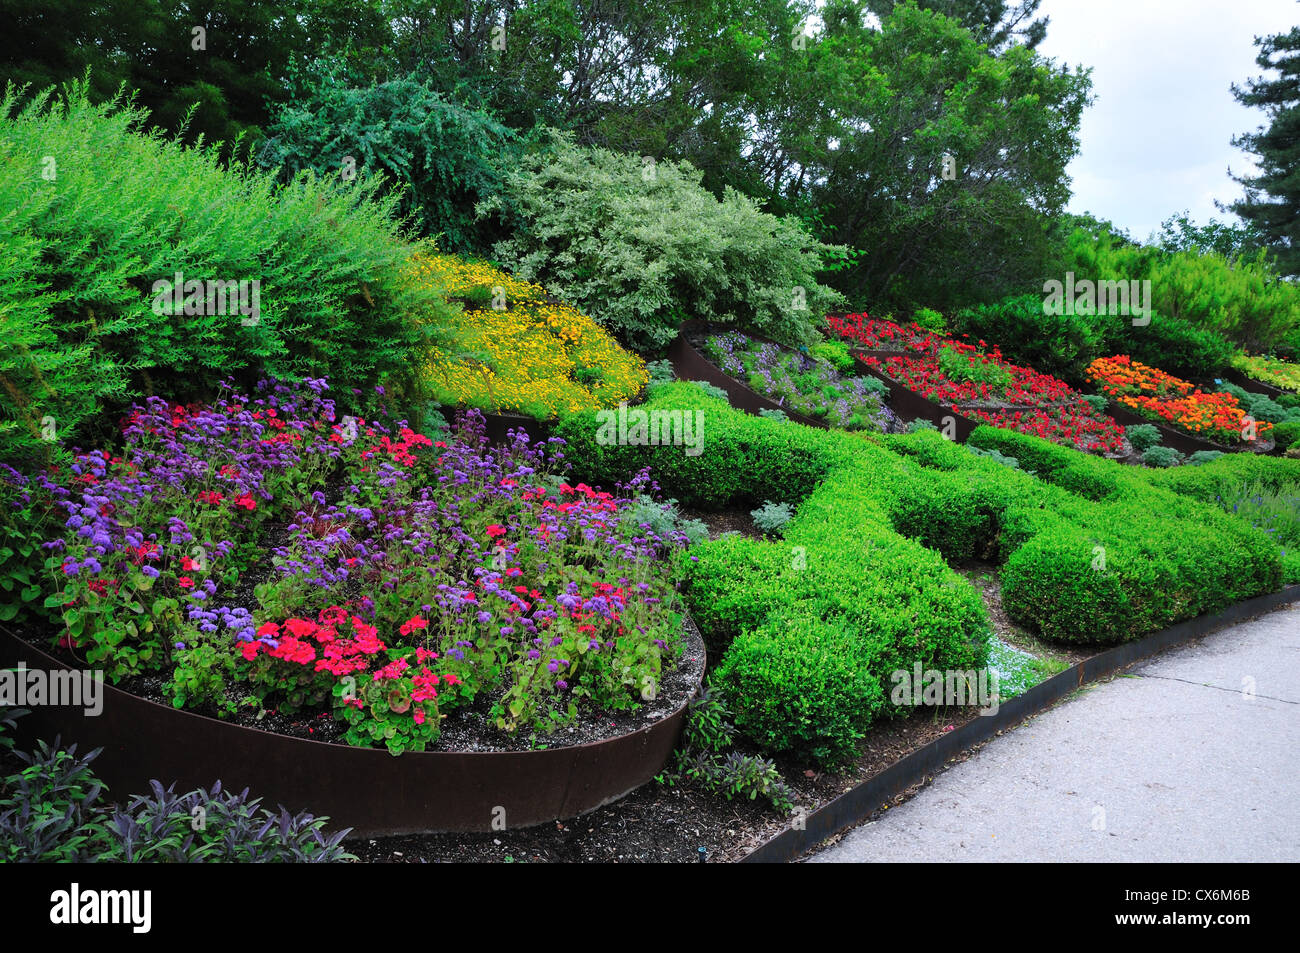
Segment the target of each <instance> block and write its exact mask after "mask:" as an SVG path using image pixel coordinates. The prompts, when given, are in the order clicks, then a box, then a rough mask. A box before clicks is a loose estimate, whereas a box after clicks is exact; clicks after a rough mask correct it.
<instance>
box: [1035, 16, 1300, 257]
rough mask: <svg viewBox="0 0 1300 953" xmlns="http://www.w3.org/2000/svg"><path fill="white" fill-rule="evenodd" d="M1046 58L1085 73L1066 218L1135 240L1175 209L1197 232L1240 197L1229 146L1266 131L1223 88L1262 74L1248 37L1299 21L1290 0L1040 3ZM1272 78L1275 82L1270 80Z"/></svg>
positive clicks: (1239, 164) (1241, 156)
mask: <svg viewBox="0 0 1300 953" xmlns="http://www.w3.org/2000/svg"><path fill="white" fill-rule="evenodd" d="M1040 13H1041V14H1046V15H1048V16H1050V17H1051V25H1050V26H1049V27H1048V28H1047V39H1046V40H1044V41H1043V43H1042V44H1041V46H1040V47H1039V51H1040V52H1041V53H1043V55H1045V56H1049V57H1052V58H1053V59H1056V60H1058V61H1063V62H1065V63H1069V64H1070V65H1075V64H1082V65H1084V66H1091V67H1093V73H1092V81H1093V94H1094V95H1095V96H1096V102H1094V103H1093V104H1092V105H1091V106H1089V107H1088V108H1087V109H1086V110H1085V111H1084V114H1083V123H1082V127H1081V129H1080V133H1079V142H1080V150H1079V155H1078V157H1077V158H1076V159H1075V160H1074V162H1073V163H1072V164H1071V165H1070V167H1069V172H1070V176H1071V177H1072V179H1073V192H1074V198H1073V200H1072V201H1071V203H1070V205H1069V210H1070V211H1072V212H1091V213H1092V214H1094V215H1096V216H1098V217H1100V218H1104V219H1109V220H1110V221H1112V222H1114V223H1115V224H1116V225H1118V226H1120V227H1121V228H1126V229H1128V231H1129V233H1130V234H1131V235H1132V236H1133V237H1134V238H1135V239H1138V240H1143V239H1145V238H1146V237H1147V236H1148V235H1149V234H1150V233H1151V232H1152V231H1154V230H1155V229H1156V228H1157V227H1158V226H1159V224H1160V222H1162V221H1163V220H1164V219H1166V218H1168V217H1169V216H1170V215H1173V214H1175V213H1177V212H1181V211H1182V210H1183V209H1188V210H1190V212H1191V216H1192V218H1193V219H1194V220H1195V221H1197V222H1200V223H1204V222H1205V221H1206V220H1207V219H1208V218H1210V217H1211V216H1213V217H1215V218H1218V219H1220V220H1228V221H1233V222H1235V221H1236V218H1235V217H1234V216H1232V215H1230V214H1222V213H1220V212H1218V211H1216V210H1215V207H1214V200H1215V199H1216V198H1217V199H1220V200H1221V201H1224V202H1228V201H1231V200H1233V199H1235V198H1238V197H1240V196H1241V194H1242V189H1241V186H1239V185H1237V184H1236V183H1235V182H1233V181H1232V180H1231V179H1230V178H1228V167H1229V166H1231V167H1232V171H1233V172H1234V173H1236V174H1241V173H1242V172H1244V171H1248V170H1251V169H1253V165H1252V163H1251V160H1250V158H1249V157H1248V156H1247V154H1246V153H1243V152H1241V151H1240V150H1238V149H1234V148H1232V146H1231V145H1230V144H1229V143H1230V140H1231V139H1232V137H1233V136H1234V135H1236V134H1239V133H1243V132H1249V131H1253V130H1254V129H1255V128H1256V127H1257V126H1260V125H1262V124H1263V123H1264V122H1265V113H1264V111H1263V110H1262V109H1248V108H1246V107H1245V106H1242V105H1240V104H1239V103H1238V102H1237V101H1236V100H1235V99H1233V97H1232V91H1231V89H1230V87H1231V85H1232V84H1233V83H1234V82H1235V83H1239V84H1240V83H1243V82H1244V81H1245V80H1246V79H1247V78H1248V77H1252V76H1258V75H1260V72H1261V71H1260V70H1259V68H1258V67H1257V66H1256V65H1255V56H1256V55H1257V53H1258V52H1259V51H1258V50H1257V49H1256V48H1255V46H1254V45H1253V44H1252V41H1253V39H1254V38H1255V37H1256V36H1267V35H1270V34H1274V33H1284V32H1286V31H1288V30H1290V29H1291V27H1293V26H1296V25H1297V24H1300V5H1298V4H1297V3H1295V2H1293V0H1043V5H1042V7H1041V8H1040ZM1270 75H1273V76H1276V73H1272V74H1270Z"/></svg>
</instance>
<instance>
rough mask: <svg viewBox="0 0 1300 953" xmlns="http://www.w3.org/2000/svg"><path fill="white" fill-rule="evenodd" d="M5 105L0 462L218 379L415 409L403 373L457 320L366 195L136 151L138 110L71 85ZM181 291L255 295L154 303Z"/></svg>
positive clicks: (204, 155) (361, 190) (0, 128)
mask: <svg viewBox="0 0 1300 953" xmlns="http://www.w3.org/2000/svg"><path fill="white" fill-rule="evenodd" d="M18 94H19V90H17V89H15V88H14V87H9V88H8V89H7V90H6V92H5V96H4V99H3V101H0V170H2V171H3V175H0V277H3V279H4V280H3V283H2V284H0V333H2V335H3V340H4V343H5V347H4V349H3V352H2V355H0V457H4V458H8V457H12V456H15V455H31V454H33V453H38V452H40V451H41V450H42V449H43V448H47V447H48V443H46V440H47V439H50V438H51V436H52V439H56V440H58V441H62V442H72V441H79V440H82V439H83V438H85V437H86V436H87V431H88V430H89V429H90V428H92V427H93V426H94V425H95V424H96V423H104V422H105V421H106V420H107V418H108V416H109V413H110V412H112V411H114V410H115V409H117V408H120V407H123V406H125V404H126V402H127V401H129V400H131V399H134V398H137V397H139V396H141V395H142V394H149V393H158V394H162V395H164V396H166V397H167V398H168V399H171V400H175V401H180V402H184V401H186V400H189V399H192V398H202V397H204V396H206V395H209V394H210V393H211V392H212V391H213V390H214V389H215V388H216V387H217V386H218V384H219V382H220V381H222V380H223V379H227V378H230V379H234V380H236V381H237V382H240V383H245V384H246V383H250V382H251V379H253V378H256V377H257V376H260V375H264V374H274V375H277V376H282V377H312V378H318V377H329V378H330V380H331V382H332V386H333V387H334V390H335V393H336V394H338V395H339V396H341V397H343V398H344V402H345V403H346V401H347V398H349V397H350V396H351V391H352V389H353V388H356V389H358V390H363V391H365V392H367V393H370V394H371V395H372V396H373V389H374V387H375V386H376V385H378V384H379V383H380V382H381V381H383V382H385V383H386V384H387V386H388V387H389V388H390V389H395V391H396V392H397V394H398V395H415V394H416V393H417V392H418V382H417V381H416V380H415V379H414V377H413V375H412V371H413V370H414V367H415V362H414V361H413V360H412V358H413V356H415V355H416V354H417V353H418V352H419V350H420V348H421V347H422V346H423V345H424V344H425V343H427V341H428V339H429V338H430V335H432V334H434V333H436V332H437V329H439V328H440V327H443V326H445V325H446V324H447V320H448V318H449V317H450V314H451V312H450V311H449V309H448V305H447V304H446V303H445V302H444V301H443V299H442V297H441V295H440V294H439V293H438V291H437V289H436V288H429V287H421V286H417V285H416V284H414V283H413V282H411V281H410V280H408V276H407V267H408V260H409V257H410V247H409V246H408V245H407V244H406V243H405V242H404V241H403V240H402V237H401V236H400V235H399V234H398V233H397V232H396V231H395V229H394V226H393V225H392V224H391V221H392V219H391V215H392V212H393V207H394V200H393V199H392V198H382V197H377V196H376V195H375V189H376V188H377V183H374V182H370V183H358V184H355V186H354V187H352V188H349V189H340V188H337V187H336V186H334V185H331V184H327V183H325V182H322V181H321V180H319V179H317V178H315V177H314V176H312V175H310V174H303V175H300V176H298V177H297V178H295V179H294V181H293V182H291V183H289V184H288V185H284V186H281V185H278V184H277V183H276V182H275V179H274V177H273V176H272V175H271V174H269V173H262V172H257V171H255V170H253V169H251V168H249V167H247V166H246V165H242V164H239V163H234V164H233V165H232V166H231V167H230V168H229V169H227V168H223V167H222V166H221V165H220V164H219V162H218V157H217V154H216V152H215V150H213V149H208V148H199V149H189V148H186V147H184V146H182V145H181V144H180V143H178V142H176V141H173V140H167V139H164V138H162V137H161V135H160V134H158V133H157V132H149V133H141V132H138V131H137V129H138V128H139V127H140V126H141V124H142V123H143V122H144V120H145V114H144V112H143V111H142V110H138V109H135V108H132V107H130V106H126V105H123V104H122V103H121V102H112V103H107V104H98V105H95V104H91V103H90V102H89V101H88V99H87V97H86V88H85V86H84V84H77V83H74V84H72V85H70V86H69V87H68V88H67V89H66V90H65V91H64V94H63V95H62V96H61V97H55V96H53V95H52V93H49V92H47V93H46V94H42V95H39V96H37V97H35V98H34V99H32V101H30V102H29V103H28V104H27V105H24V106H21V107H19V105H18ZM178 272H179V273H181V276H182V278H183V280H184V281H185V282H186V283H187V284H188V283H189V282H191V281H195V282H204V283H205V284H204V286H203V287H204V290H205V291H207V292H211V291H212V290H214V289H212V288H211V287H210V286H209V285H208V284H207V283H208V282H240V281H247V282H250V283H251V282H254V281H255V282H257V283H258V284H257V286H256V287H257V288H258V289H259V290H258V293H257V296H256V299H254V298H253V297H252V295H251V294H250V297H249V300H248V302H247V303H248V304H249V306H250V307H249V308H246V309H244V310H240V309H239V308H238V307H237V306H236V305H235V304H234V302H233V296H232V298H231V299H228V300H227V301H226V302H225V307H224V308H221V307H220V305H221V303H222V302H221V297H220V295H219V294H217V295H213V296H212V299H211V301H210V306H209V305H200V304H199V302H198V298H199V297H200V296H199V295H194V297H193V298H190V297H189V295H188V293H189V292H190V291H192V290H193V289H192V288H186V289H184V290H183V291H182V295H184V296H185V297H186V298H187V300H186V301H184V302H182V307H181V308H180V309H179V310H178V309H177V307H176V302H174V301H171V300H168V299H167V298H166V297H165V296H164V295H163V294H160V292H162V291H165V287H166V286H165V285H162V284H160V283H163V282H165V283H172V282H174V279H175V275H176V274H177V273H178ZM253 287H254V286H252V285H251V284H250V285H249V286H248V288H249V290H250V291H251V290H252V289H253ZM232 290H233V289H232ZM253 304H257V305H258V307H257V311H256V313H255V314H254V313H253V312H252V307H251V306H252V305H253ZM187 310H190V311H200V310H201V311H209V312H212V311H218V310H224V312H225V313H220V314H217V313H208V314H186V313H184V312H185V311H187Z"/></svg>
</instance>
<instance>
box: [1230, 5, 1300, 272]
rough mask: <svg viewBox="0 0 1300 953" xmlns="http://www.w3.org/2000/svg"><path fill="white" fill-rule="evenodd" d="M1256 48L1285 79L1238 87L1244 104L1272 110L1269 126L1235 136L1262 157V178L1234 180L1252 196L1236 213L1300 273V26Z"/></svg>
mask: <svg viewBox="0 0 1300 953" xmlns="http://www.w3.org/2000/svg"><path fill="white" fill-rule="evenodd" d="M1255 45H1256V46H1257V47H1259V55H1258V56H1257V57H1256V58H1255V62H1256V64H1257V65H1258V66H1259V67H1260V68H1261V69H1266V70H1275V71H1277V73H1278V74H1279V75H1278V76H1277V78H1275V79H1266V78H1264V77H1258V78H1255V79H1251V80H1248V81H1247V83H1246V86H1245V87H1244V88H1243V87H1241V86H1238V85H1236V84H1235V83H1234V84H1233V86H1232V94H1233V96H1235V97H1236V99H1237V101H1238V102H1240V103H1242V104H1244V105H1246V106H1257V107H1259V108H1261V109H1264V110H1265V111H1266V113H1267V115H1268V118H1269V125H1268V127H1267V128H1264V127H1260V128H1259V129H1258V130H1257V131H1255V132H1252V133H1245V134H1243V135H1240V136H1235V137H1233V140H1232V144H1233V145H1234V146H1237V147H1238V148H1241V149H1245V150H1246V151H1247V152H1252V153H1254V154H1255V155H1256V156H1258V159H1259V174H1258V175H1244V176H1233V180H1234V181H1236V182H1237V183H1238V184H1240V185H1243V186H1245V188H1246V197H1245V198H1244V199H1241V200H1239V201H1237V202H1234V203H1232V206H1231V209H1232V211H1233V212H1235V213H1236V214H1237V215H1239V216H1241V218H1243V219H1245V220H1246V221H1247V222H1249V223H1251V224H1253V225H1255V226H1256V227H1257V228H1258V229H1259V231H1260V232H1261V233H1262V234H1263V237H1264V241H1265V242H1266V244H1267V246H1268V247H1269V248H1270V249H1271V250H1272V251H1273V253H1274V254H1275V255H1276V257H1277V267H1278V270H1279V271H1281V272H1282V274H1284V275H1300V27H1294V28H1292V29H1291V31H1290V32H1288V33H1279V34H1277V35H1275V36H1270V37H1265V38H1260V37H1256V38H1255Z"/></svg>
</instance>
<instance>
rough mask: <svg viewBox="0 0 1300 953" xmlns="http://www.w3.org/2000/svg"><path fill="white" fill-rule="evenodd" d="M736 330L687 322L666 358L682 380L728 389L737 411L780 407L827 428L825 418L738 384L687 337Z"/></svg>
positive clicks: (792, 415)
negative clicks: (779, 402) (698, 333)
mask: <svg viewBox="0 0 1300 953" xmlns="http://www.w3.org/2000/svg"><path fill="white" fill-rule="evenodd" d="M714 330H717V331H735V330H737V329H736V328H729V327H725V326H722V325H712V324H709V323H707V322H704V321H686V322H684V323H683V324H682V326H681V327H680V328H679V329H678V331H677V337H676V338H675V339H674V340H673V343H672V345H671V346H670V347H669V348H668V360H669V361H671V362H672V365H673V373H675V374H676V375H677V376H678V377H679V378H681V379H682V380H685V381H698V380H702V381H707V382H708V383H710V384H713V385H714V386H715V387H721V388H722V389H723V390H725V391H726V392H727V396H728V397H729V398H730V399H731V405H732V406H733V407H735V408H736V409H737V410H743V411H744V412H745V413H747V414H755V415H757V414H758V412H759V411H760V410H779V411H781V412H782V413H784V414H785V415H786V416H788V417H789V418H790V419H791V420H793V421H796V422H797V423H801V424H807V425H808V426H809V427H817V428H819V429H821V430H828V429H830V427H829V425H828V424H827V423H826V422H825V421H824V420H817V419H816V418H814V417H805V416H804V415H803V414H800V413H797V412H795V411H793V410H791V409H790V408H788V407H783V406H782V405H781V404H778V403H777V402H776V401H774V400H772V399H771V398H770V397H765V396H764V395H762V394H760V393H759V392H758V391H756V390H752V389H751V388H750V387H749V386H748V385H746V384H743V383H741V382H740V381H738V380H736V379H735V378H734V377H732V376H731V375H729V374H726V373H724V372H723V370H722V369H721V368H720V367H718V366H717V365H716V364H714V363H713V362H712V361H710V360H709V359H708V358H707V357H705V356H704V355H703V354H702V353H700V350H699V348H697V347H695V346H694V345H693V344H691V343H690V342H689V341H688V340H686V336H687V334H689V333H691V332H694V331H714ZM742 333H744V334H745V336H746V337H749V338H752V339H753V340H755V341H762V342H763V343H764V344H776V345H777V347H784V345H782V344H779V343H778V342H776V341H772V340H769V339H768V338H765V337H761V336H760V335H757V334H750V333H749V332H747V331H746V332H742Z"/></svg>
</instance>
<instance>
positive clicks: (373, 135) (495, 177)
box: [258, 59, 515, 297]
mask: <svg viewBox="0 0 1300 953" xmlns="http://www.w3.org/2000/svg"><path fill="white" fill-rule="evenodd" d="M288 86H289V97H288V99H287V101H286V102H284V103H283V104H281V105H280V106H279V107H278V108H277V109H276V111H275V113H274V115H273V116H272V121H271V124H270V125H269V126H268V127H267V129H266V135H267V138H266V140H265V141H264V142H263V143H262V147H261V151H260V152H259V154H258V161H259V162H260V163H261V164H262V165H263V166H264V167H266V168H269V169H277V168H283V170H284V173H285V174H286V175H287V176H288V178H289V179H290V180H291V179H292V177H293V176H294V175H296V174H297V173H298V172H301V171H303V170H311V171H312V172H314V173H315V174H316V175H318V176H320V177H321V178H331V177H335V176H338V175H339V174H340V172H344V174H345V175H346V176H347V178H348V179H349V180H350V179H351V178H352V176H353V175H355V176H357V177H365V176H368V175H374V174H378V175H382V176H384V177H385V179H386V180H387V183H388V185H389V186H392V187H396V188H397V189H399V190H400V195H399V196H398V199H399V202H400V205H399V211H400V213H401V215H402V216H403V218H408V217H409V218H413V219H414V220H415V221H416V222H417V224H418V226H419V228H420V231H421V233H422V234H424V235H426V236H429V237H433V236H435V235H436V236H440V237H439V241H438V244H439V247H440V248H443V249H445V250H447V251H452V252H458V253H481V252H485V251H487V249H488V248H489V247H490V245H491V242H492V240H493V239H494V238H495V237H497V236H494V235H488V234H484V233H483V231H482V228H483V225H484V223H483V222H481V221H480V222H476V221H475V215H474V206H475V205H476V204H477V203H478V202H480V201H482V200H483V199H485V198H486V197H488V196H490V195H497V194H499V193H500V191H501V176H500V173H499V171H498V167H499V165H498V164H499V163H501V162H502V161H503V159H504V160H506V161H507V162H508V157H509V156H510V155H511V153H512V150H513V149H514V148H515V143H514V139H515V137H514V134H513V133H511V131H510V130H508V129H506V128H505V127H504V126H502V125H501V124H500V123H498V122H497V121H496V120H494V119H493V118H492V117H490V116H489V115H487V114H486V113H484V112H482V111H480V110H475V109H470V108H468V107H465V106H462V105H460V104H458V103H455V102H449V101H448V100H447V99H446V98H444V97H443V96H442V95H441V94H440V93H438V92H437V91H436V90H434V89H433V87H432V86H431V85H430V84H429V81H428V80H422V79H418V78H416V77H414V76H398V77H395V78H393V79H389V80H387V81H385V82H380V83H377V84H374V85H369V86H353V85H352V84H350V83H349V82H348V81H347V79H346V78H345V76H344V73H343V69H342V67H341V66H340V65H339V64H338V63H337V61H331V60H325V59H317V60H315V61H314V62H313V64H312V65H311V66H310V67H309V68H308V69H307V70H306V71H305V72H302V73H298V72H291V73H290V74H289V78H288ZM348 159H350V160H351V170H354V171H345V166H344V163H345V161H346V160H348ZM489 297H490V295H489Z"/></svg>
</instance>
